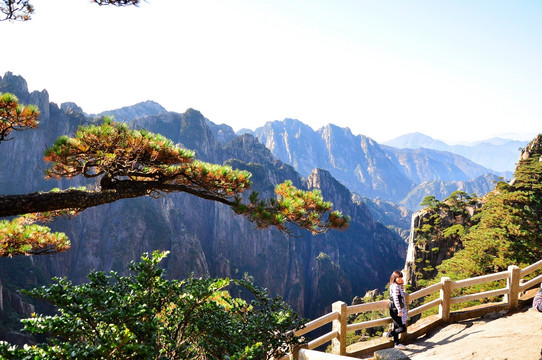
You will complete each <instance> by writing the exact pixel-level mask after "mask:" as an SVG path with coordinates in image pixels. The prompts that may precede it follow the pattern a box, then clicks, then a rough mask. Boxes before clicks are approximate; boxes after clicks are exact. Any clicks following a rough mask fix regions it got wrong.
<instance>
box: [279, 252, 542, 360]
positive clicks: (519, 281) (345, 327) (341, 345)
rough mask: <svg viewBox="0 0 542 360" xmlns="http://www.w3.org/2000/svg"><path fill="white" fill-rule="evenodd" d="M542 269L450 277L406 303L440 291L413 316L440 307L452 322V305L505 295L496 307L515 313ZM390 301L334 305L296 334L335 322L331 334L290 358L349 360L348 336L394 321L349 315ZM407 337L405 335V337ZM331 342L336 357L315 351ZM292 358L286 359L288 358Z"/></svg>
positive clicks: (471, 314) (471, 313)
mask: <svg viewBox="0 0 542 360" xmlns="http://www.w3.org/2000/svg"><path fill="white" fill-rule="evenodd" d="M541 268H542V260H540V261H538V262H536V263H534V264H532V265H530V266H528V267H526V268H524V269H520V268H519V267H517V266H515V265H513V266H509V267H508V271H502V272H499V273H495V274H490V275H484V276H478V277H474V278H470V279H465V280H458V281H452V280H451V279H450V278H447V277H444V278H441V281H440V282H439V283H437V284H434V285H431V286H429V287H427V288H424V289H421V290H418V291H416V292H414V293H411V294H407V296H406V300H407V303H408V304H409V305H410V304H411V303H412V302H413V301H414V300H417V299H420V298H423V297H425V296H429V295H432V294H434V293H436V292H440V294H439V297H438V298H437V299H435V300H432V301H430V302H428V303H425V304H422V305H419V306H417V307H415V308H412V309H409V311H408V315H409V317H413V316H416V315H418V314H421V313H423V312H424V311H427V310H430V309H432V308H434V307H437V306H438V322H439V323H448V322H451V306H452V305H455V304H460V303H464V302H467V301H474V300H480V299H484V298H493V297H497V296H503V299H502V301H500V302H498V303H494V304H498V305H500V307H502V308H503V309H507V310H509V311H512V310H515V309H517V307H518V302H519V298H520V295H521V294H522V293H523V292H525V291H526V290H529V289H531V288H533V287H535V286H536V285H538V284H539V283H541V282H542V275H538V276H536V277H534V278H533V279H531V280H529V281H525V280H523V278H524V277H526V276H528V275H530V274H532V273H533V272H534V271H536V270H538V269H541ZM505 279H506V287H504V288H501V289H496V290H490V291H484V292H479V293H475V294H469V295H463V296H458V297H452V292H453V290H457V289H461V288H464V287H468V286H473V285H480V284H485V283H489V282H493V281H499V280H505ZM388 303H389V301H388V300H382V301H376V302H371V303H365V304H359V305H352V306H347V305H346V303H344V302H342V301H338V302H335V303H333V305H332V311H331V312H330V313H328V314H326V315H324V316H321V317H319V318H317V319H315V320H312V321H310V322H309V323H307V324H306V325H305V327H304V328H302V329H300V330H298V331H296V332H295V335H297V336H303V335H305V334H307V333H309V332H312V331H314V330H317V329H321V328H322V327H323V326H325V325H328V324H330V323H331V331H330V332H328V333H325V334H324V335H321V336H320V337H318V338H316V339H314V340H311V341H310V342H308V343H307V344H305V345H303V347H302V348H299V349H295V350H294V351H293V354H292V355H290V357H295V358H296V359H304V360H324V359H329V360H334V359H336V360H338V359H347V357H343V356H341V355H346V334H347V333H350V332H354V331H356V330H361V329H367V328H373V327H377V326H385V325H387V324H390V323H391V322H392V319H391V317H387V318H382V319H376V320H370V321H365V322H361V323H355V324H348V323H347V317H348V315H355V314H360V313H365V312H370V311H375V310H387V309H388ZM481 315H483V312H481V310H480V309H476V308H475V309H472V310H462V311H461V319H467V318H475V317H479V316H481ZM424 333H425V332H424V331H423V330H422V331H421V332H420V331H418V332H417V333H416V334H415V335H416V337H418V336H421V335H423V334H424ZM403 336H405V335H403ZM329 342H331V344H332V354H327V353H323V352H319V351H313V349H315V348H317V347H319V346H321V345H325V344H326V343H329ZM287 358H288V357H283V358H282V359H281V360H283V359H287Z"/></svg>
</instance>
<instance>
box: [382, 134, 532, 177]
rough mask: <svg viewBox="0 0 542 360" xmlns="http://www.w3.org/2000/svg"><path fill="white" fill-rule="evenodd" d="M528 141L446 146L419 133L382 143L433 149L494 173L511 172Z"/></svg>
mask: <svg viewBox="0 0 542 360" xmlns="http://www.w3.org/2000/svg"><path fill="white" fill-rule="evenodd" d="M528 143H529V142H528V141H519V140H510V139H502V138H491V139H488V140H485V141H478V142H476V143H473V144H470V145H448V144H446V143H445V142H443V141H440V140H436V139H433V138H431V137H429V136H427V135H424V134H422V133H419V132H415V133H410V134H406V135H402V136H399V137H397V138H395V139H392V140H389V141H384V142H383V144H384V145H388V146H392V147H395V148H399V149H419V148H426V149H435V150H441V151H449V152H451V153H454V154H458V155H461V156H464V157H466V158H467V159H470V160H472V161H474V162H475V163H478V164H480V165H483V166H485V167H487V168H490V169H493V170H496V171H508V172H513V171H514V168H515V166H516V162H517V161H518V157H517V154H518V153H519V149H520V148H523V147H525V145H527V144H528Z"/></svg>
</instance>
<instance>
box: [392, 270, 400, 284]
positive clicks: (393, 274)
mask: <svg viewBox="0 0 542 360" xmlns="http://www.w3.org/2000/svg"><path fill="white" fill-rule="evenodd" d="M398 277H399V278H402V277H403V273H402V272H400V271H399V270H395V271H394V272H392V273H391V276H390V286H391V284H393V283H394V282H395V280H397V278H398Z"/></svg>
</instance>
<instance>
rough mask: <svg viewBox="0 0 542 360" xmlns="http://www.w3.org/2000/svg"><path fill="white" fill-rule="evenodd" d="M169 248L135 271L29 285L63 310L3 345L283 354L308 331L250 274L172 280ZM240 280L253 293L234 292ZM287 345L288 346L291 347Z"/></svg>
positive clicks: (115, 352) (57, 355)
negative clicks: (31, 340) (26, 339)
mask: <svg viewBox="0 0 542 360" xmlns="http://www.w3.org/2000/svg"><path fill="white" fill-rule="evenodd" d="M165 256H166V253H159V252H155V253H154V254H153V255H152V256H149V255H147V254H144V255H143V256H142V258H141V262H139V263H131V265H130V266H129V268H130V270H131V274H130V275H129V276H126V277H121V276H119V275H118V274H117V273H115V272H111V273H110V274H105V273H103V272H95V273H91V274H90V275H89V276H88V278H89V282H88V283H86V284H82V285H73V284H72V283H71V282H69V281H67V280H63V279H55V283H54V284H53V285H51V286H49V287H41V288H37V289H34V290H32V291H30V292H29V294H30V295H32V296H34V297H37V298H41V299H45V300H47V301H49V302H51V303H53V304H54V305H56V306H57V307H58V311H59V313H58V314H57V315H55V316H35V317H33V318H30V319H26V320H23V323H24V327H25V330H26V331H29V332H31V333H34V334H45V335H48V342H47V343H46V344H39V345H35V346H32V347H25V348H24V349H16V348H9V347H8V345H7V344H5V343H4V344H3V345H0V356H4V357H6V358H9V359H38V358H39V359H266V358H270V357H271V356H274V357H280V356H282V355H284V353H285V351H287V346H288V345H295V344H298V343H299V342H300V339H299V338H297V337H295V336H294V335H293V332H292V331H289V330H292V329H293V330H296V329H298V328H300V327H301V325H302V322H301V320H300V318H299V316H298V315H297V314H296V313H295V312H293V311H292V310H291V308H290V307H289V306H288V305H287V304H285V303H284V302H282V300H281V299H280V298H270V297H269V296H268V294H267V292H266V291H265V290H261V289H259V288H257V287H256V286H254V285H253V283H252V282H250V281H248V280H244V279H241V280H230V279H219V278H205V279H204V278H194V277H189V278H187V279H184V280H182V281H177V280H166V279H164V277H163V270H162V269H161V268H159V266H158V265H159V262H160V261H161V260H162V259H163V258H164V257H165ZM232 285H237V286H241V287H242V288H244V289H246V290H248V291H249V292H250V293H251V294H252V296H253V300H251V301H250V302H247V301H245V300H242V299H238V298H232V297H231V296H230V295H229V293H228V292H227V291H225V289H226V288H227V287H228V286H232ZM285 346H286V347H285Z"/></svg>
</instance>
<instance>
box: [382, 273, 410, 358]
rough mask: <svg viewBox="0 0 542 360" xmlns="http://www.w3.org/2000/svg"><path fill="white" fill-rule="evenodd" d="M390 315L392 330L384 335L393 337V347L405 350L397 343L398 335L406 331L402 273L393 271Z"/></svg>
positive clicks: (406, 316) (406, 311) (406, 317)
mask: <svg viewBox="0 0 542 360" xmlns="http://www.w3.org/2000/svg"><path fill="white" fill-rule="evenodd" d="M389 307H390V315H391V318H392V319H393V330H392V331H390V332H388V333H387V334H386V336H387V337H393V342H394V344H395V347H396V348H398V349H401V350H405V349H406V346H405V345H403V344H401V343H400V342H399V334H400V333H403V332H405V331H406V329H407V325H406V324H407V319H408V307H407V304H406V299H405V290H404V280H403V273H402V272H400V271H399V270H395V271H394V272H393V273H392V274H391V277H390V305H389Z"/></svg>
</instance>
